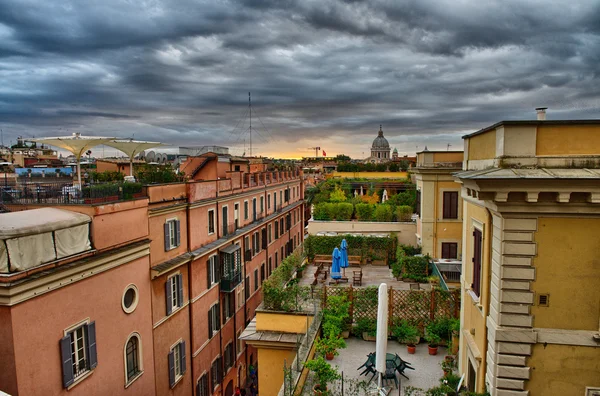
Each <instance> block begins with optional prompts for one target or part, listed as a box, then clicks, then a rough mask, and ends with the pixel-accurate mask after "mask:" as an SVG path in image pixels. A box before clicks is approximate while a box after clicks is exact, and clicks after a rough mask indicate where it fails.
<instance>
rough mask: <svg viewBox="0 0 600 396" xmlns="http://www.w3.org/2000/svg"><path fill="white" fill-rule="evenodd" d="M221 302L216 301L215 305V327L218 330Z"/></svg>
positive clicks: (219, 326)
mask: <svg viewBox="0 0 600 396" xmlns="http://www.w3.org/2000/svg"><path fill="white" fill-rule="evenodd" d="M220 307H221V303H217V305H215V310H216V311H217V323H215V328H216V329H217V330H219V329H220V328H221V310H220Z"/></svg>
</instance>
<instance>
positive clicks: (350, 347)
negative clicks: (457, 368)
mask: <svg viewBox="0 0 600 396" xmlns="http://www.w3.org/2000/svg"><path fill="white" fill-rule="evenodd" d="M338 352H339V355H338V356H336V357H335V358H334V359H333V360H332V361H330V362H329V363H331V364H332V365H333V366H338V371H339V372H343V373H344V378H353V379H357V380H365V379H366V380H367V381H368V380H369V378H371V375H368V376H364V375H363V376H360V373H361V372H362V369H361V370H357V368H358V367H360V366H361V365H362V364H363V363H364V362H365V361H366V360H367V355H368V354H369V353H371V352H375V342H371V341H363V340H361V339H358V338H352V337H351V338H349V339H347V340H346V348H344V349H340V350H339V351H338ZM387 352H388V353H394V354H396V353H397V354H398V355H399V356H400V357H401V358H402V360H405V361H407V362H409V363H410V364H411V366H412V367H414V368H415V369H414V370H406V371H405V375H406V376H407V377H408V378H409V379H408V380H407V379H406V378H404V377H402V376H400V375H398V379H399V386H400V388H402V390H404V388H405V387H407V386H413V387H416V388H421V389H429V388H433V387H435V386H438V385H439V384H440V382H439V379H440V378H441V377H442V375H443V372H442V368H441V366H440V362H441V361H442V360H444V356H445V355H446V348H445V347H439V349H438V354H437V355H435V356H431V355H429V353H428V349H427V344H426V343H421V344H419V345H417V351H416V353H415V354H414V355H409V354H408V352H407V350H406V345H402V344H399V343H398V342H397V341H392V340H390V341H388V347H387ZM373 381H377V378H374V379H373ZM338 386H339V385H338ZM390 386H392V387H393V390H392V392H391V393H390V394H392V395H396V394H398V390H397V388H396V387H395V385H390ZM402 393H404V392H402ZM340 394H341V393H340Z"/></svg>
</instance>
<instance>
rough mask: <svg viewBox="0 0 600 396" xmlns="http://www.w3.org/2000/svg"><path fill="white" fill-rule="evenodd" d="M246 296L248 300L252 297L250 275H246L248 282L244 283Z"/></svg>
mask: <svg viewBox="0 0 600 396" xmlns="http://www.w3.org/2000/svg"><path fill="white" fill-rule="evenodd" d="M244 297H245V298H246V301H247V300H248V299H249V298H250V277H249V276H247V277H246V283H244Z"/></svg>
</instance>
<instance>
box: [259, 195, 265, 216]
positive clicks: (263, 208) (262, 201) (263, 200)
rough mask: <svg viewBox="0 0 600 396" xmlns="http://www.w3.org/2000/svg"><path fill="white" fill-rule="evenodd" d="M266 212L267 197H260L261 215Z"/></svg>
mask: <svg viewBox="0 0 600 396" xmlns="http://www.w3.org/2000/svg"><path fill="white" fill-rule="evenodd" d="M264 211H265V197H263V196H261V197H260V213H263V212H264Z"/></svg>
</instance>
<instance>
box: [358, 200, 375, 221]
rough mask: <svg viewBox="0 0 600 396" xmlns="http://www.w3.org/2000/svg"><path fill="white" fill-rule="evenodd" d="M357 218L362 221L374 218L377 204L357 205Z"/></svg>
mask: <svg viewBox="0 0 600 396" xmlns="http://www.w3.org/2000/svg"><path fill="white" fill-rule="evenodd" d="M355 209H356V218H357V219H358V220H362V221H371V220H373V212H375V205H373V204H368V203H359V204H356V206H355Z"/></svg>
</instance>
